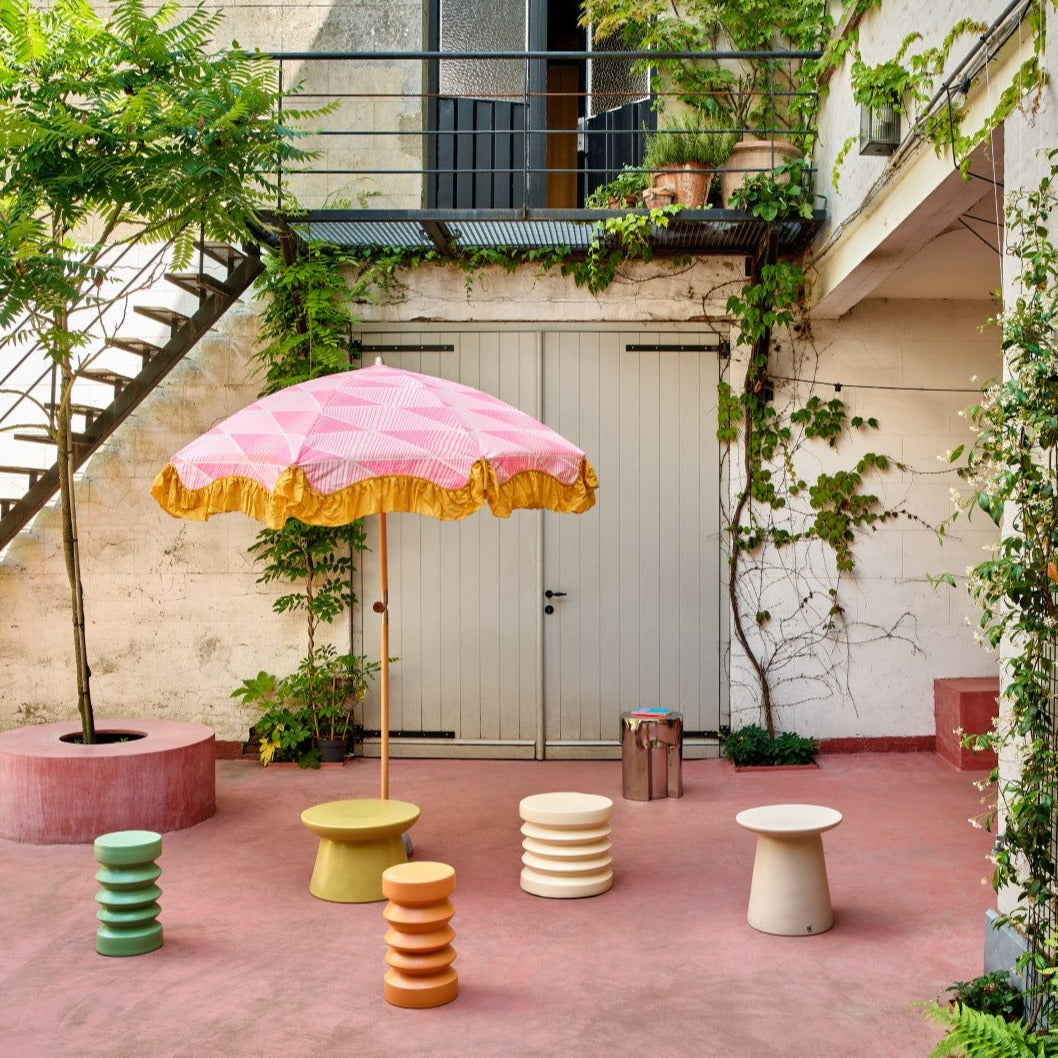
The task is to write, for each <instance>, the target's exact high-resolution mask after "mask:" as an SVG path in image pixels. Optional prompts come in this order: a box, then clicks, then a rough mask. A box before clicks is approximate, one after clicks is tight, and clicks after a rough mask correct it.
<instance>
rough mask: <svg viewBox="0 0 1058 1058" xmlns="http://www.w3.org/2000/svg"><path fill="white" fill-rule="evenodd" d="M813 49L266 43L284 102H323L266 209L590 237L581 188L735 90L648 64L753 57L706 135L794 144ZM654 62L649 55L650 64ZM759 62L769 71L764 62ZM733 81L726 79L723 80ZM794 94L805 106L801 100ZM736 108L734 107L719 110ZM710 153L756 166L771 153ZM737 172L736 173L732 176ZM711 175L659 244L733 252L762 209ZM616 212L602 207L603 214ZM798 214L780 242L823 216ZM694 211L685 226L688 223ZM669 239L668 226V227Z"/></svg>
mask: <svg viewBox="0 0 1058 1058" xmlns="http://www.w3.org/2000/svg"><path fill="white" fill-rule="evenodd" d="M816 55H817V53H815V52H752V53H751V52H711V53H697V54H694V55H691V54H677V53H649V52H598V51H596V52H592V51H584V52H570V51H526V52H511V51H500V52H438V51H416V52H411V51H409V52H327V53H320V52H311V53H310V52H293V53H276V54H273V55H272V56H271V58H272V59H273V61H274V62H275V63H276V67H277V77H278V79H279V83H280V85H281V86H282V87H283V88H284V89H288V90H289V89H292V88H294V87H295V86H299V91H298V94H297V95H296V96H294V97H292V98H288V99H287V100H286V101H285V106H286V107H287V108H288V109H293V110H299V109H316V108H319V107H322V106H325V105H329V106H331V107H332V108H333V109H332V110H330V112H329V113H328V114H326V115H325V116H324V117H322V118H318V119H312V120H310V121H307V122H304V123H302V124H301V125H300V126H299V127H300V128H301V131H302V133H303V135H301V137H300V138H299V145H300V146H302V147H304V148H305V149H307V150H310V151H312V152H314V157H313V159H312V161H311V162H309V163H307V164H304V165H300V166H296V167H294V168H291V169H288V170H285V171H282V172H281V173H279V174H278V180H277V200H276V212H277V213H280V214H281V213H284V212H286V211H289V210H291V208H292V207H293V206H294V205H295V204H296V205H297V206H298V207H300V208H301V209H302V210H307V213H303V214H302V217H301V219H300V220H299V221H298V226H299V227H300V228H301V229H302V230H304V231H306V232H307V233H309V234H311V235H313V236H315V237H318V238H321V239H326V241H330V242H335V243H338V244H345V245H353V244H355V245H363V246H365V247H368V246H378V245H384V246H417V245H422V246H430V247H440V248H442V249H443V248H446V247H449V246H451V244H452V241H453V240H455V241H457V242H458V243H459V244H461V245H464V246H467V245H504V246H512V245H516V246H526V247H528V246H539V245H543V244H546V243H556V242H557V243H558V244H560V245H571V246H572V248H574V249H576V248H577V247H578V246H580V245H585V246H586V245H587V243H588V242H589V241H590V238H591V236H590V229H591V222H592V221H594V220H598V219H600V217H602V216H606V215H607V214H606V213H605V212H600V211H599V210H598V209H588V208H586V202H587V201H590V200H589V196H590V195H591V193H592V192H593V191H594V190H595V189H596V188H598V187H600V185H604V184H606V183H608V182H609V181H611V180H612V179H613V178H614V177H615V176H617V175H618V173H620V172H621V171H622V169H624V168H625V167H633V168H638V167H640V166H642V165H643V161H644V153H645V150H646V147H647V143H648V138H649V136H650V134H651V132H652V131H654V130H655V129H656V128H657V127H658V124H659V119H660V123H661V126H662V127H666V124H667V121H668V117H669V116H670V115H671V114H672V113H674V112H676V111H677V110H678V111H679V112H681V113H683V114H686V113H693V112H694V106H693V104H703V105H704V104H709V103H712V104H718V103H720V102H727V103H731V102H732V99H731V98H729V99H727V100H718V99H715V98H714V99H712V100H710V99H708V98H707V96H706V95H705V94H703V95H702V97H701V98H692V99H691V100H690V104H691V106H688V99H687V97H686V94H684V95H683V96H682V97H681V99H679V100H678V99H677V98H676V96H675V94H673V93H667V92H666V91H665V90H664V88H660V89H659V88H658V85H659V84H663V78H659V77H656V76H655V73H656V71H657V69H658V68H663V67H664V64H665V63H666V62H668V61H677V60H678V61H685V62H696V63H716V64H724V65H725V66H726V68H729V69H731V70H732V71H734V72H735V74H736V75H737V74H740V73H745V71H746V70H747V69H752V70H753V71H755V74H754V78H753V84H754V87H752V88H751V89H748V90H747V92H746V93H745V94H744V95H743V96H742V97H740V98H735V99H734V100H733V102H734V103H735V109H736V110H737V109H738V108H739V107H741V108H742V109H743V110H748V111H750V112H755V113H756V114H758V115H759V117H758V119H757V120H756V121H754V122H752V123H747V122H744V121H743V122H741V123H739V122H737V121H734V120H733V121H732V122H731V127H728V128H725V127H711V128H708V129H706V130H705V135H707V136H713V137H728V136H730V135H731V134H732V133H734V134H736V136H752V137H754V138H758V139H763V140H766V141H768V142H769V143H770V144H774V145H777V144H779V143H781V142H791V141H792V142H794V143H795V145H798V146H801V147H803V146H804V145H805V144H810V143H811V141H812V139H813V138H814V132H815V130H814V129H813V128H805V127H799V128H794V129H791V128H790V127H789V122H787V121H786V120H784V116H789V115H790V114H791V113H793V112H795V111H797V110H798V109H799V106H798V105H799V104H803V103H804V102H805V101H806V100H808V99H811V98H812V97H813V94H811V93H805V92H802V91H799V90H798V89H797V88H795V87H793V85H794V84H795V81H794V78H793V76H792V71H793V70H794V68H795V66H796V64H797V63H800V62H802V61H804V60H805V59H809V58H813V57H815V56H816ZM648 63H649V64H652V68H651V69H650V70H647V69H645V68H644V65H645V64H648ZM762 70H764V71H765V72H766V74H767V76H766V77H764V78H763V79H762V78H761V76H760V72H761V71H762ZM724 94H725V95H727V96H729V97H730V96H731V95H732V93H731V92H726V93H724ZM800 109H803V107H802V108H800ZM729 112H731V113H734V112H735V111H734V110H731V111H729ZM779 160H780V159H779V155H778V148H777V147H776V152H775V155H774V157H772V158H769V159H767V160H766V161H765V162H763V163H762V162H760V161H756V162H753V163H752V164H751V165H749V166H746V165H741V166H740V165H739V164H738V163H736V162H733V161H729V162H727V163H724V164H723V165H719V166H717V168H716V172H717V174H719V175H720V176H723V174H725V173H727V174H729V175H732V174H734V171H735V170H736V169H737V170H738V171H739V173H740V174H744V175H747V176H752V175H754V174H755V173H757V172H761V171H764V169H766V168H771V167H772V165H773V163H777V162H778V161H779ZM739 182H741V181H739ZM719 183H720V180H719V179H717V180H714V190H713V191H712V192H711V194H710V198H709V200H708V202H707V203H703V204H702V205H701V206H700V207H696V208H693V209H688V210H686V211H685V212H684V213H681V215H680V224H679V225H677V226H675V227H676V228H679V229H681V230H680V231H679V232H678V233H677V232H676V231H673V232H672V233H670V238H669V240H668V243H665V244H664V245H661V246H660V247H659V248H660V249H662V251H663V252H664V250H665V249H670V250H671V251H672V252H680V253H685V252H695V251H704V252H741V251H743V250H745V249H746V248H747V246H748V245H750V244H755V242H756V241H759V230H758V229H759V228H760V224H759V223H755V222H754V221H753V218H749V217H748V216H747V215H746V214H745V213H744V212H741V211H738V210H735V209H731V208H727V207H725V204H724V202H723V201H722V199H721V198H720V192H719V187H718V186H716V185H719ZM610 215H612V214H610ZM822 217H823V213H822V211H821V210H820V211H818V212H817V216H816V217H815V218H813V220H811V221H809V220H807V219H806V218H793V219H791V220H789V221H787V222H785V224H784V225H783V226H782V227H783V229H784V230H783V231H782V232H781V234H780V244H781V248H782V249H784V250H785V251H786V252H793V251H794V250H796V249H799V248H800V247H802V246H803V245H805V244H806V242H807V241H808V240H810V239H811V237H812V235H814V233H815V231H816V230H818V227H819V225H820V224H821V222H822ZM690 224H693V225H695V226H696V229H695V231H694V232H693V233H691V231H690V230H689V229H688V227H687V226H688V225H690ZM662 242H663V243H664V240H662Z"/></svg>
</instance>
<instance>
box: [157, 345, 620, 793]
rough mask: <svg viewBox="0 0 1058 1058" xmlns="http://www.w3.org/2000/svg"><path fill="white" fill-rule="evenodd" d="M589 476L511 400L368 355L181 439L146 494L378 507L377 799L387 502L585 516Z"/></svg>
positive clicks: (385, 729) (329, 512) (200, 502)
mask: <svg viewBox="0 0 1058 1058" xmlns="http://www.w3.org/2000/svg"><path fill="white" fill-rule="evenodd" d="M598 484H599V482H598V479H597V478H596V476H595V471H594V470H593V469H592V466H591V464H590V463H589V462H588V460H587V459H586V458H585V455H584V453H583V452H582V451H581V450H580V449H579V448H576V447H574V446H573V445H572V444H570V443H569V442H568V441H566V440H564V439H563V438H562V437H560V436H559V435H558V434H557V433H555V431H554V430H552V429H550V428H549V427H547V426H545V425H543V423H540V422H538V421H537V420H536V419H534V418H532V416H530V415H527V414H526V413H525V412H522V411H519V410H518V409H517V408H514V407H512V406H511V405H510V404H507V403H506V402H504V401H502V400H499V399H498V398H496V397H492V396H489V395H488V394H486V393H482V392H481V391H480V390H476V389H472V388H471V387H469V386H464V385H461V384H460V383H458V382H450V381H447V380H446V379H441V378H433V377H431V376H428V375H419V374H415V373H414V372H411V371H401V370H398V369H396V368H392V367H386V366H385V365H383V364H382V363H381V361H379V362H377V363H376V364H375V366H374V367H366V368H362V369H360V370H358V371H347V372H344V373H342V374H338V375H326V376H324V377H323V378H318V379H313V380H312V381H309V382H302V383H299V384H298V385H295V386H290V387H289V388H287V389H284V390H280V391H279V392H278V393H273V394H271V395H269V396H267V397H263V398H262V399H261V400H258V401H255V402H254V403H253V404H251V405H249V407H247V408H244V409H243V410H242V411H239V412H236V413H235V414H234V415H232V416H231V417H230V418H228V419H225V420H224V421H223V422H221V423H219V424H218V425H217V426H214V427H213V429H212V430H210V431H209V432H208V433H205V434H203V435H202V436H201V437H199V438H198V439H197V440H195V441H192V442H191V443H190V444H189V445H186V446H185V447H184V448H182V449H180V451H179V452H177V453H176V455H174V456H173V457H172V459H171V460H170V461H169V463H168V464H166V466H165V468H164V469H163V470H162V471H161V473H159V474H158V476H157V477H156V478H155V481H154V485H153V486H152V487H151V495H153V496H154V498H155V499H156V500H157V501H158V503H159V504H160V505H161V507H162V509H163V510H166V511H168V512H169V513H170V514H172V515H173V516H174V517H177V518H190V519H195V520H198V521H205V520H206V519H207V518H209V517H210V516H211V515H214V514H219V513H221V512H223V511H242V512H243V513H244V514H248V515H249V516H250V517H251V518H255V519H257V521H259V522H264V524H265V525H267V526H268V527H269V528H272V529H278V528H279V527H280V526H282V524H283V523H284V522H285V521H286V520H287V519H288V518H298V519H300V520H301V521H302V522H306V523H308V524H310V525H345V524H347V523H348V522H351V521H354V520H355V519H357V518H363V517H364V516H365V515H368V514H377V515H378V551H379V555H378V557H379V569H380V579H381V591H382V601H381V602H380V603H376V605H375V610H376V611H377V612H380V613H381V615H382V636H381V639H382V641H381V655H380V661H381V670H380V674H379V692H380V699H381V712H382V718H381V728H382V749H381V755H382V783H381V787H382V797H383V799H385V798H387V797H388V796H389V664H388V659H389V584H388V572H387V555H386V513H387V512H389V511H407V512H409V513H414V514H428V515H431V516H432V517H434V518H441V519H446V520H447V519H456V518H465V517H466V516H467V515H468V514H472V513H473V512H474V511H476V510H478V508H479V507H481V506H483V505H484V504H485V503H488V505H489V507H490V509H491V510H492V513H493V514H494V515H496V516H498V517H500V518H506V517H508V516H509V515H510V513H511V511H512V510H514V509H516V508H529V509H538V508H542V507H543V508H548V509H550V510H553V511H561V512H569V513H574V514H581V513H583V512H584V511H586V510H588V509H589V508H590V507H591V506H592V505H593V504H594V503H595V489H596V488H597V487H598Z"/></svg>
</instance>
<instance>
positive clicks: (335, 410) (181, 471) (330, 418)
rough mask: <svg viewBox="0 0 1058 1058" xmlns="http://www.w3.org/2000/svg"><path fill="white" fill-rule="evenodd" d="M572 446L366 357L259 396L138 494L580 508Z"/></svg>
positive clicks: (441, 383)
mask: <svg viewBox="0 0 1058 1058" xmlns="http://www.w3.org/2000/svg"><path fill="white" fill-rule="evenodd" d="M597 484H598V482H597V480H596V477H595V472H594V470H593V469H592V468H591V465H590V464H589V463H588V462H587V460H586V459H585V456H584V453H583V452H582V451H581V450H580V449H578V448H577V447H576V446H574V445H572V444H570V443H569V442H568V441H566V440H565V439H564V438H562V437H560V436H559V435H558V434H557V433H555V431H554V430H552V429H550V428H549V427H547V426H545V425H544V424H543V423H540V422H538V421H537V420H535V419H534V418H532V416H530V415H527V414H526V413H525V412H523V411H520V410H519V409H517V408H514V407H512V406H511V405H510V404H507V403H505V402H504V401H502V400H500V399H499V398H497V397H493V396H491V395H490V394H486V393H482V392H481V391H480V390H476V389H472V388H471V387H469V386H464V385H462V384H461V383H458V382H452V381H449V380H447V379H440V378H433V377H431V376H428V375H419V374H416V373H414V372H411V371H401V370H398V369H396V368H391V367H386V366H384V365H381V364H378V365H375V366H373V367H367V368H362V369H360V370H358V371H348V372H344V373H342V374H337V375H327V376H324V377H322V378H318V379H313V380H311V381H308V382H303V383H299V384H298V385H295V386H291V387H289V388H287V389H284V390H280V391H279V392H277V393H273V394H271V395H269V396H267V397H262V398H261V399H260V400H258V401H255V402H254V403H253V404H251V405H249V406H248V407H247V408H245V409H243V410H242V411H240V412H237V413H236V414H235V415H233V416H231V417H230V418H228V419H226V420H224V421H223V422H221V423H218V424H217V425H216V426H215V427H213V429H211V430H210V431H208V433H206V434H204V435H203V436H202V437H200V438H198V439H197V440H195V441H192V442H191V443H190V444H189V445H186V446H185V447H184V448H182V449H181V450H180V451H179V452H177V453H176V454H175V455H174V456H173V458H172V459H171V460H170V462H169V464H168V465H167V466H166V467H165V468H164V469H163V470H162V472H161V473H160V474H159V475H158V477H157V478H156V480H155V483H154V487H153V488H152V490H151V491H152V493H153V495H154V496H155V498H156V499H157V500H158V502H159V504H161V506H162V507H163V508H165V509H166V510H167V511H169V512H170V513H171V514H174V515H177V516H179V517H184V518H196V519H205V518H209V517H210V516H211V515H213V514H217V513H220V512H222V511H229V510H242V511H244V512H245V513H247V514H250V515H251V516H252V517H255V518H259V519H261V520H263V521H265V522H266V523H267V524H269V525H271V526H273V527H278V526H279V525H282V523H283V522H284V521H285V520H286V519H287V518H290V517H297V518H300V519H301V520H303V521H308V522H313V521H315V522H317V523H318V524H328V525H334V524H341V523H342V522H345V521H352V520H353V519H354V518H358V517H362V516H363V515H365V514H371V513H377V512H379V511H386V510H391V511H417V512H420V513H424V514H430V515H433V516H434V517H439V518H462V517H465V516H466V515H467V514H470V513H472V512H473V511H475V510H477V509H478V508H479V507H481V505H482V504H483V503H485V502H488V503H489V505H490V506H491V507H492V510H493V512H494V513H496V514H498V515H500V516H506V514H508V513H510V511H511V510H512V509H515V508H518V507H548V508H551V509H553V510H558V511H576V512H581V511H584V510H587V509H588V508H589V507H591V506H592V504H593V503H594V490H595V488H596V486H597Z"/></svg>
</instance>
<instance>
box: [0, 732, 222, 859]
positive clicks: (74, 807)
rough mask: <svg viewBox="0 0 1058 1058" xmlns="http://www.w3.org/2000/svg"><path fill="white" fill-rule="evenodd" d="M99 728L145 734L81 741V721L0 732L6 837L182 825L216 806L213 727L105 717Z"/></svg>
mask: <svg viewBox="0 0 1058 1058" xmlns="http://www.w3.org/2000/svg"><path fill="white" fill-rule="evenodd" d="M96 730H97V731H100V732H105V731H118V732H130V733H135V734H141V735H143V736H144V737H143V738H138V739H134V740H132V741H129V742H110V743H100V744H96V745H92V746H82V745H80V744H77V743H69V742H62V741H61V740H60V736H62V735H66V734H74V733H78V732H80V725H79V724H78V723H76V722H70V721H67V722H63V723H57V724H38V725H36V726H33V727H23V728H17V729H16V730H14V731H4V732H0V837H3V838H9V839H11V840H13V841H27V842H33V843H35V844H39V845H53V844H75V843H78V842H89V841H94V840H95V839H96V838H97V837H99V835H100V834H106V833H109V832H111V831H114V830H155V831H158V832H159V833H165V832H167V831H170V830H183V829H184V828H185V827H190V826H194V824H196V823H201V822H202V820H204V819H208V818H209V817H210V816H212V815H213V813H214V812H215V811H216V777H215V764H214V756H215V750H214V735H213V729H212V728H209V727H206V726H205V725H203V724H185V723H179V722H176V721H170V720H108V721H105V722H103V721H101V722H99V723H97V725H96Z"/></svg>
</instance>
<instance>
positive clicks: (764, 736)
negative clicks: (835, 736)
mask: <svg viewBox="0 0 1058 1058" xmlns="http://www.w3.org/2000/svg"><path fill="white" fill-rule="evenodd" d="M720 745H721V749H722V751H723V754H724V756H725V757H727V759H728V760H730V761H731V762H732V763H733V764H735V765H736V766H738V767H747V766H752V765H757V764H771V765H776V764H814V763H815V755H816V751H817V750H818V749H819V743H818V742H817V741H816V740H815V739H814V738H808V737H806V736H804V735H795V734H794V733H793V732H792V731H787V732H784V733H783V734H781V735H778V736H776V737H775V738H772V737H771V735H769V734H768V732H767V731H765V730H764V728H762V727H760V726H759V725H758V724H749V725H747V726H746V727H740V728H739V729H738V730H737V731H731V732H729V733H728V734H726V735H724V736H723V739H722V740H721V743H720Z"/></svg>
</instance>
